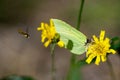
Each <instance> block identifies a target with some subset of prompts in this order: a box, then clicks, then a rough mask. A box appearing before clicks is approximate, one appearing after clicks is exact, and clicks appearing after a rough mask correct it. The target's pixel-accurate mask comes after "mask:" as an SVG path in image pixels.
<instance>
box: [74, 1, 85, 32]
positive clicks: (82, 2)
mask: <svg viewBox="0 0 120 80" xmlns="http://www.w3.org/2000/svg"><path fill="white" fill-rule="evenodd" d="M84 2H85V0H81V5H80V10H79V15H78V22H77V27H76V29H77V30H79V29H80V24H81V17H82V11H83V6H84Z"/></svg>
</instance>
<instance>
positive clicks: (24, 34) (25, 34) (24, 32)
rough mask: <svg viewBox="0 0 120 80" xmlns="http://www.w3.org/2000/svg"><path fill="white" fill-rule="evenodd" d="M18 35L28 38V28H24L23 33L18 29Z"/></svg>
mask: <svg viewBox="0 0 120 80" xmlns="http://www.w3.org/2000/svg"><path fill="white" fill-rule="evenodd" d="M18 33H19V34H20V35H23V36H24V37H25V38H30V35H29V33H28V27H27V28H26V30H25V31H23V30H22V29H19V30H18Z"/></svg>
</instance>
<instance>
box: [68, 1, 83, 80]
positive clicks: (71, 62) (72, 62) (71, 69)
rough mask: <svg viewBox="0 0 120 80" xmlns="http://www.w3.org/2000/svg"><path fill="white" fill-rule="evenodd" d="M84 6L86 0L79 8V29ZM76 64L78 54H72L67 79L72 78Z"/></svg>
mask: <svg viewBox="0 0 120 80" xmlns="http://www.w3.org/2000/svg"><path fill="white" fill-rule="evenodd" d="M83 6H84V0H81V5H80V10H79V15H78V22H77V27H76V29H77V30H79V29H80V23H81V16H82V11H83ZM75 65H76V55H75V54H72V56H71V60H70V68H69V71H68V75H67V80H72V79H70V78H71V76H72V73H73V71H74V69H76V68H75Z"/></svg>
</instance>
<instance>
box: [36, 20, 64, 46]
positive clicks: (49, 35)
mask: <svg viewBox="0 0 120 80" xmlns="http://www.w3.org/2000/svg"><path fill="white" fill-rule="evenodd" d="M37 30H38V31H39V30H41V31H42V33H41V42H42V43H44V42H45V43H44V46H45V47H48V45H49V44H50V43H54V42H55V43H57V44H58V45H59V46H60V47H63V46H64V42H63V41H61V40H60V36H59V34H58V33H57V32H56V30H55V27H54V24H53V21H52V19H50V25H48V24H47V23H43V22H42V23H41V26H40V27H38V28H37Z"/></svg>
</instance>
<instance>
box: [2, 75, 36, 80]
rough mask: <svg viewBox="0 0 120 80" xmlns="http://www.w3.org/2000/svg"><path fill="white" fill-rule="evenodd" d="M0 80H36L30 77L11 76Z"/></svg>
mask: <svg viewBox="0 0 120 80" xmlns="http://www.w3.org/2000/svg"><path fill="white" fill-rule="evenodd" d="M0 80H34V79H33V78H32V77H30V76H17V75H10V76H6V77H3V78H1V79H0Z"/></svg>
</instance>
